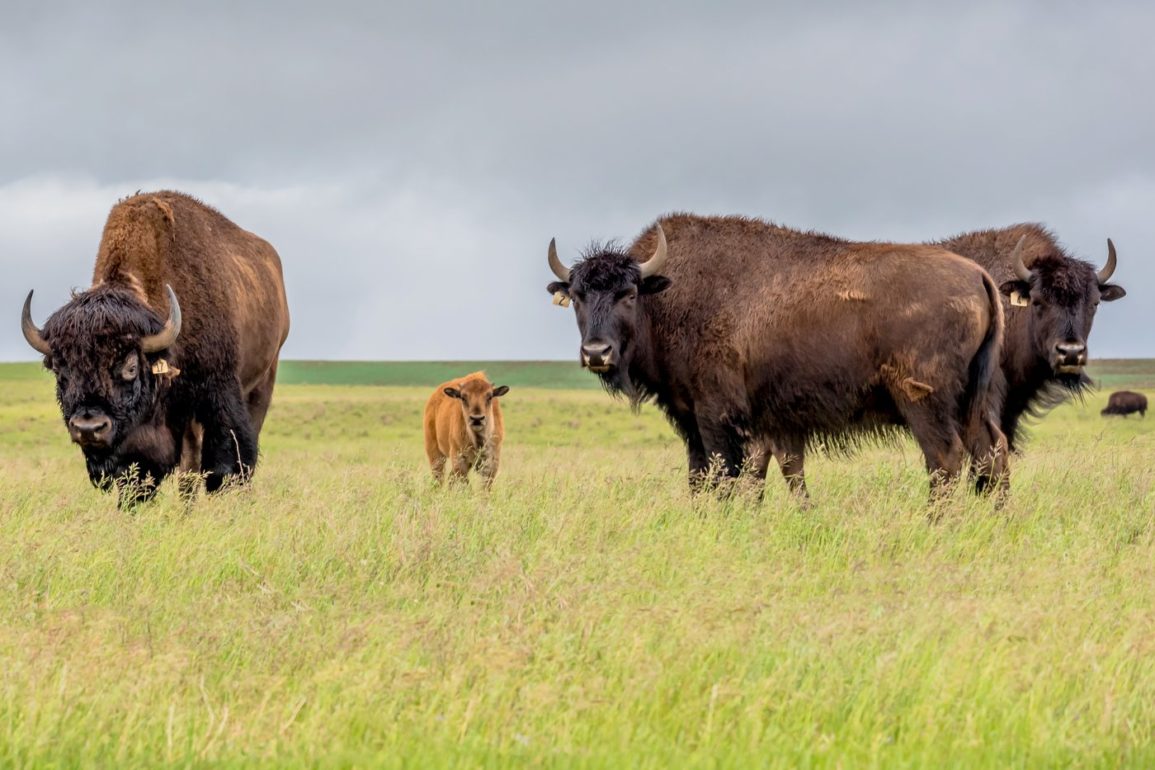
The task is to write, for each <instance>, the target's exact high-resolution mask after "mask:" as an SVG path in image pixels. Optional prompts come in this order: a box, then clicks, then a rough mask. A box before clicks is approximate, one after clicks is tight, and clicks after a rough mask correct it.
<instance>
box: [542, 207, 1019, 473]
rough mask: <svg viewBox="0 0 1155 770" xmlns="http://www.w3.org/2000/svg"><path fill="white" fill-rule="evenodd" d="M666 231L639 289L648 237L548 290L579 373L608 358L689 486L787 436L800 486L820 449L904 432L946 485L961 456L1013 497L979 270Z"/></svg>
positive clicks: (884, 254)
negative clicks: (648, 408) (681, 447)
mask: <svg viewBox="0 0 1155 770" xmlns="http://www.w3.org/2000/svg"><path fill="white" fill-rule="evenodd" d="M660 224H661V226H662V228H663V229H664V232H665V234H666V237H667V239H668V242H669V256H668V258H667V261H666V263H665V267H664V269H663V270H662V272H661V275H658V276H654V277H651V278H647V279H645V281H643V280H641V277H640V272H639V270H638V267H637V264H638V262H639V261H643V260H646V259H648V258H649V257H650V255H651V254H652V253H653V252H654V250H655V247H656V244H657V236H656V231H655V229H654V227H653V226H651V227H649V228H647V229H646V230H645V231H644V232H643V233H642V235H641V236H640V237H639V238H638V239H637V240H636V241H635V242H634V243H633V244H632V245H631V246H630V249H629V251H628V252H621V251H618V250H616V249H614V248H612V247H608V248H598V249H595V250H594V251H592V252H591V253H589V254H588V255H587V256H586V257H585V259H583V260H582V261H580V262H578V263H577V264H576V265H574V267H573V268H572V271H571V273H570V277H569V281H566V282H563V281H558V282H554V283H551V284H550V285H549V286H548V287H547V289H548V291H549V292H551V293H553V292H558V291H560V292H562V293H564V294H565V295H567V296H568V297H569V298H570V299H571V300H572V301H573V305H574V309H575V313H576V315H577V321H578V327H579V330H580V331H581V334H582V344H583V346H584V347H583V353H582V356H583V360H585V358H586V356H587V355H589V353H588V351H589V350H594V351H596V350H598V349H600V348H604V349H605V352H604V354H602V353H596V352H595V354H594V355H595V356H596V357H597V360H598V362H599V366H598V369H601V370H602V371H599V376H600V377H601V379H602V382H603V384H604V385H605V386H606V388H607V389H608V390H610V391H611V392H613V393H622V394H625V395H626V396H628V397H629V398H630V400H631V401H632V402H633V403H635V404H637V403H639V402H641V401H643V400H645V399H649V398H653V399H654V400H656V401H657V403H658V405H659V406H660V407H661V408H662V409H663V410H664V411H665V413H666V415H667V416H668V417H669V419H670V421H671V422H672V423H673V425H674V427H675V428H676V429H677V430H678V432H679V433H680V434H681V436H682V437H683V439H684V440H685V442H686V449H687V455H688V459H689V474H690V483H691V486H692V487H694V488H699V487H700V486H701V484H702V481H703V480H704V479H708V477H709V474H710V473H711V472H712V468H711V463H712V462H713V463H714V464H716V465H718V466H719V469H720V470H721V472H722V473H724V474H725V475H727V476H737V475H739V473H740V472H741V470H742V468H743V466H744V465H746V464H747V463H748V462H749V461H750V460H751V459H752V458H751V457H749V453H748V448H750V447H760V446H764V445H765V443H764V442H766V441H768V440H770V439H775V440H778V441H780V445H781V447H782V449H783V451H784V453H785V454H786V455H787V456H788V457H789V458H791V460H790V462H788V468H787V469H786V470H785V471H784V472H787V475H788V476H790V477H792V482H793V486H795V487H796V488H798V489H802V488H803V484H802V475H801V474H802V456H803V453H804V451H805V449H806V448H807V447H808V446H812V445H816V444H822V445H824V446H832V445H833V446H834V447H835V448H837V447H839V446H843V447H845V446H849V445H851V444H853V443H854V441H855V440H856V437H862V436H864V435H865V436H870V435H878V434H885V433H887V432H889V431H891V430H893V429H894V428H896V427H899V426H905V427H906V428H909V430H910V431H911V432H912V433H913V434H914V437H915V439H916V440H917V441H918V443H919V445H920V447H921V448H922V450H923V454H924V456H925V458H926V464H927V468H928V470H929V471H930V472H931V473H932V480H933V481H934V482H935V484H936V486H937V484H938V483H939V482H942V481H945V480H948V479H951V478H953V477H955V476H956V475H957V474H958V473H959V471H960V469H961V465H962V461H963V455H964V452H969V453H970V454H971V456H972V457H973V458H974V460H975V462H976V465H977V467H978V469H979V481H980V485H984V486H985V485H986V484H989V483H990V482H992V481H996V480H997V483H999V484H1004V483H1005V478H1006V475H1005V472H1006V467H1005V439H1004V438H1003V436H1002V434H1001V433H1000V432H999V431H998V428H997V426H996V425H995V424H994V421H993V420H992V419H990V415H991V414H993V413H994V412H993V410H995V409H997V408H998V406H999V404H998V403H997V399H998V394H997V392H996V391H995V390H994V389H993V388H992V377H993V372H994V369H995V368H996V366H997V362H998V355H999V348H1000V341H1001V337H1002V324H1003V314H1002V307H1001V305H1000V302H999V298H998V289H997V287H996V286H995V284H994V282H993V281H992V280H991V278H990V276H988V275H987V274H986V273H985V272H984V271H983V270H982V269H981V268H979V267H978V266H976V265H975V264H974V263H973V262H969V261H968V260H965V259H962V258H961V257H958V256H956V255H953V254H950V253H948V252H946V251H944V250H943V249H940V248H935V247H932V246H906V245H894V244H886V243H852V242H848V241H844V240H840V239H837V238H831V237H829V236H825V235H820V234H816V233H802V232H797V231H793V230H788V229H786V228H782V227H779V226H776V225H772V224H768V223H766V222H763V221H760V220H755V219H747V218H742V217H699V216H693V215H688V214H678V215H672V216H667V217H664V218H662V219H661V220H660ZM605 361H608V362H610V365H609V366H608V367H603V366H602V365H600V363H601V362H605ZM755 462H757V461H755ZM764 469H765V466H764V464H763V465H762V468H761V470H762V472H763V473H764Z"/></svg>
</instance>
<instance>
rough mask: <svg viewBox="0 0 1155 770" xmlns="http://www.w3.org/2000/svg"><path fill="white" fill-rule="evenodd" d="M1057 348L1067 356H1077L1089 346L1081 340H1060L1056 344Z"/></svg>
mask: <svg viewBox="0 0 1155 770" xmlns="http://www.w3.org/2000/svg"><path fill="white" fill-rule="evenodd" d="M1055 350H1057V351H1059V352H1060V353H1062V354H1063V355H1065V356H1077V355H1080V354H1082V353H1085V352H1086V351H1087V346H1086V345H1084V344H1082V343H1081V342H1060V343H1059V344H1058V345H1055Z"/></svg>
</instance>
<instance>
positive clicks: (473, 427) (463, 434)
mask: <svg viewBox="0 0 1155 770" xmlns="http://www.w3.org/2000/svg"><path fill="white" fill-rule="evenodd" d="M508 392H509V387H508V386H506V385H498V386H496V387H495V386H494V385H493V383H491V382H490V381H489V379H488V378H487V377H486V376H485V372H474V373H473V374H468V375H466V376H465V377H462V378H460V379H457V380H450V381H449V382H443V383H442V384H441V385H439V386H437V389H436V390H435V391H433V395H431V396H430V397H429V401H428V403H426V404H425V454H426V455H427V456H428V457H429V467H430V469H431V470H432V471H433V478H434V479H436V480H437V481H441V480H442V478H443V476H444V473H445V461H446V460H448V461H449V462H450V471H449V472H450V474H451V478H452V479H457V480H461V481H464V480H465V479H466V478H467V477H468V475H469V469H470V468H477V471H478V473H480V474H481V478H482V479H483V480H484V482H485V487H486V489H488V488H489V487H490V486H492V485H493V479H494V477H495V476H497V468H498V464H499V462H500V460H501V441H502V439H503V438H505V428H504V426H503V425H502V421H501V405H500V404H498V402H497V399H498V398H500V397H501V396H504V395H505V394H506V393H508Z"/></svg>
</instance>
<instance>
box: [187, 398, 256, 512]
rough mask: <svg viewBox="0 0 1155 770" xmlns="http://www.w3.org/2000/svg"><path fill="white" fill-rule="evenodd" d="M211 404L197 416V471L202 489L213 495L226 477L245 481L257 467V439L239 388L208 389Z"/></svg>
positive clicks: (205, 406)
mask: <svg viewBox="0 0 1155 770" xmlns="http://www.w3.org/2000/svg"><path fill="white" fill-rule="evenodd" d="M209 392H210V393H211V394H212V397H213V403H210V404H206V405H204V408H202V409H201V410H200V412H201V413H200V414H198V415H197V419H198V421H199V422H200V423H201V425H202V426H203V428H204V433H203V438H202V445H201V472H202V473H204V474H205V489H207V490H208V491H209V492H216V491H217V490H218V489H220V488H221V486H223V485H224V483H225V482H226V481H227V480H228V479H230V478H236V479H239V480H240V481H248V479H249V478H250V477H251V476H252V473H253V469H254V468H255V467H256V465H257V437H256V434H255V433H254V432H253V426H252V423H251V422H250V421H249V412H248V409H247V407H246V405H245V402H244V399H243V398H242V397H241V389H240V386H239V385H238V384H237V383H236V382H235V381H234V382H232V383H230V384H229V386H223V387H222V386H218V387H216V388H212V386H210V390H209Z"/></svg>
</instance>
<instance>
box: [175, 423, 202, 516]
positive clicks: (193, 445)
mask: <svg viewBox="0 0 1155 770" xmlns="http://www.w3.org/2000/svg"><path fill="white" fill-rule="evenodd" d="M203 440H204V430H203V429H202V428H201V426H200V424H199V423H198V422H197V421H196V420H190V421H189V424H188V427H186V428H185V430H184V437H183V438H182V440H181V450H180V467H179V469H178V478H177V490H178V492H179V493H180V497H181V499H182V500H184V501H185V502H192V501H193V500H194V499H196V496H197V490H198V489H199V488H200V482H201V478H200V468H201V448H202V444H203Z"/></svg>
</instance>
